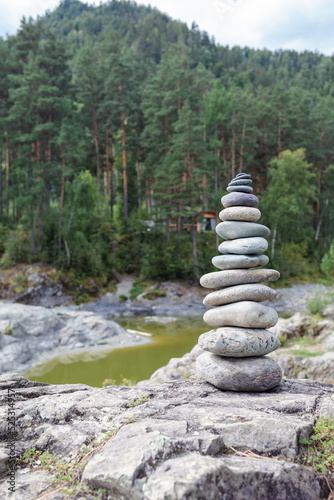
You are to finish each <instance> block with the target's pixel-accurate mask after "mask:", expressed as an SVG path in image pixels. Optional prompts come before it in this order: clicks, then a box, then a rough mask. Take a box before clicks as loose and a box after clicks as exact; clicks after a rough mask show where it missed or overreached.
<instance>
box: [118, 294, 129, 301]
mask: <svg viewBox="0 0 334 500" xmlns="http://www.w3.org/2000/svg"><path fill="white" fill-rule="evenodd" d="M118 298H119V301H120V302H126V301H127V300H128V296H127V295H124V294H123V293H122V294H121V295H120V296H119V297H118Z"/></svg>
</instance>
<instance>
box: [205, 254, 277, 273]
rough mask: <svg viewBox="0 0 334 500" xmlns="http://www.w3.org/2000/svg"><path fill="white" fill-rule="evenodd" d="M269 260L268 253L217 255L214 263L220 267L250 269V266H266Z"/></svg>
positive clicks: (213, 260) (223, 268) (224, 268)
mask: <svg viewBox="0 0 334 500" xmlns="http://www.w3.org/2000/svg"><path fill="white" fill-rule="evenodd" d="M268 262H269V257H267V256H266V255H234V254H226V255H216V257H213V259H212V264H213V265H214V266H215V267H217V268H218V269H222V270H226V269H249V268H250V267H259V266H265V265H266V264H268Z"/></svg>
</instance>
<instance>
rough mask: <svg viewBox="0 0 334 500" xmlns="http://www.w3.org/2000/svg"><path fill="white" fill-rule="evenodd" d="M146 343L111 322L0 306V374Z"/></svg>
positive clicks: (91, 315) (84, 313) (75, 314)
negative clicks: (73, 355)
mask: <svg viewBox="0 0 334 500" xmlns="http://www.w3.org/2000/svg"><path fill="white" fill-rule="evenodd" d="M144 342H147V339H143V338H142V337H140V336H138V335H130V334H128V333H127V332H126V331H125V330H124V329H123V328H122V327H121V326H120V325H118V324H117V323H115V322H114V321H110V320H107V319H105V318H102V317H101V316H99V315H97V314H95V313H93V312H89V311H80V310H73V311H72V310H70V309H68V308H61V307H59V308H54V309H46V308H44V307H39V306H27V305H23V304H10V303H1V304H0V373H3V372H6V371H10V370H13V367H14V366H15V370H16V371H18V372H21V373H22V372H25V371H27V370H28V369H30V368H32V367H33V366H36V365H37V364H39V363H42V362H43V361H45V360H47V359H52V358H55V357H57V356H60V355H62V354H67V353H68V352H71V353H74V352H84V351H87V350H89V351H90V352H92V351H101V350H102V349H103V350H106V349H109V348H110V349H113V348H115V347H126V346H130V345H134V344H139V343H144Z"/></svg>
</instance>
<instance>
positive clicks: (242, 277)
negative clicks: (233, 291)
mask: <svg viewBox="0 0 334 500" xmlns="http://www.w3.org/2000/svg"><path fill="white" fill-rule="evenodd" d="M279 277H280V273H279V272H278V271H276V270H275V269H245V270H244V269H229V270H226V271H215V272H213V273H207V274H203V276H202V277H201V279H200V284H201V285H202V286H203V287H204V288H224V287H226V286H232V285H242V284H244V283H265V282H267V281H276V280H278V278H279Z"/></svg>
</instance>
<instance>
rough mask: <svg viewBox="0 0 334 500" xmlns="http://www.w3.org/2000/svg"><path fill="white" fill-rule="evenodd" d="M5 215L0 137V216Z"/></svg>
mask: <svg viewBox="0 0 334 500" xmlns="http://www.w3.org/2000/svg"><path fill="white" fill-rule="evenodd" d="M2 216H3V207H2V140H1V137H0V217H2Z"/></svg>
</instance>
